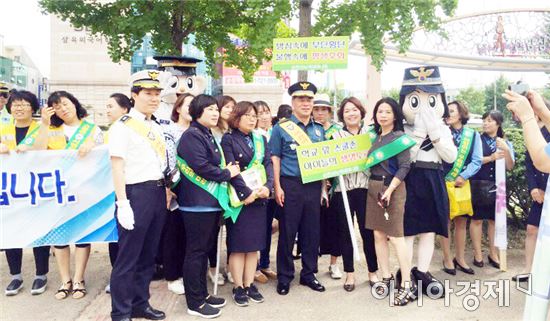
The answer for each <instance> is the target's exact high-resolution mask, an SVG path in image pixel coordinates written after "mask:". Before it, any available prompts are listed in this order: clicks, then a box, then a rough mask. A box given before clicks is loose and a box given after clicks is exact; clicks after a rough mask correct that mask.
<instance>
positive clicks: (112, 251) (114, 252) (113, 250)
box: [109, 242, 118, 267]
mask: <svg viewBox="0 0 550 321" xmlns="http://www.w3.org/2000/svg"><path fill="white" fill-rule="evenodd" d="M117 256H118V243H117V242H112V243H109V261H110V262H111V267H113V266H115V262H116V257H117Z"/></svg>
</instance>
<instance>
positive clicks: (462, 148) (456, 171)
mask: <svg viewBox="0 0 550 321" xmlns="http://www.w3.org/2000/svg"><path fill="white" fill-rule="evenodd" d="M473 142H474V130H473V129H471V128H468V127H464V128H463V129H462V135H461V138H460V145H459V146H458V150H457V152H458V154H457V156H456V160H455V162H454V164H453V168H451V170H450V171H449V173H447V176H445V180H447V181H454V180H455V179H456V178H457V177H458V175H460V171H461V170H462V168H463V167H464V163H466V158H468V154H469V153H470V148H471V147H472V143H473Z"/></svg>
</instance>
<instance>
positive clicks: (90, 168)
mask: <svg viewBox="0 0 550 321" xmlns="http://www.w3.org/2000/svg"><path fill="white" fill-rule="evenodd" d="M0 162H1V165H2V166H1V175H0V187H1V190H0V231H1V234H0V248H2V249H8V248H23V247H34V246H41V245H64V244H74V243H93V242H110V241H116V240H117V227H116V220H115V218H114V212H115V193H114V188H113V179H112V174H111V165H110V162H109V153H108V150H107V147H106V146H102V147H99V148H96V149H94V150H93V151H91V152H90V153H89V154H88V155H86V156H85V157H82V158H81V157H78V156H77V151H74V150H51V151H50V150H48V151H29V152H26V153H21V154H16V153H13V152H11V153H10V154H8V155H0Z"/></svg>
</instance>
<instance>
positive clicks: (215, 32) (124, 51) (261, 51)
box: [39, 0, 290, 79]
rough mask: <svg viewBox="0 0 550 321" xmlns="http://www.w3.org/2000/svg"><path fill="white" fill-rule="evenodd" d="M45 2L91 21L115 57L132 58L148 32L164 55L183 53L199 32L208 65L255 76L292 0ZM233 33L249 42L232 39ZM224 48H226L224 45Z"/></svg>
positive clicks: (67, 16)
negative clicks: (228, 66)
mask: <svg viewBox="0 0 550 321" xmlns="http://www.w3.org/2000/svg"><path fill="white" fill-rule="evenodd" d="M39 3H40V6H41V8H42V9H43V10H44V11H45V12H47V13H50V14H54V15H57V16H59V17H60V18H61V19H62V20H64V21H69V22H70V23H71V24H72V25H73V26H74V27H77V28H80V27H87V28H89V29H90V31H91V32H92V33H94V34H101V35H103V36H105V37H106V38H107V41H108V50H109V55H110V57H111V59H112V60H113V61H114V62H120V61H121V60H126V61H130V59H131V57H132V54H133V53H134V51H136V50H137V49H139V47H140V46H141V44H142V41H143V37H144V36H145V35H146V34H150V35H151V45H152V47H153V48H154V49H155V51H156V52H157V53H158V54H159V55H178V56H179V55H181V53H182V44H183V43H184V42H186V41H187V39H188V37H189V35H190V34H195V37H196V38H195V46H197V48H199V49H200V50H202V51H203V52H204V53H205V56H206V58H207V61H206V63H207V66H208V69H209V72H210V73H211V74H215V72H216V71H215V68H213V67H214V66H215V64H216V63H221V62H222V61H224V62H225V64H226V65H233V66H236V67H238V68H239V69H241V70H242V71H243V73H244V75H243V76H244V77H245V79H250V78H251V77H252V74H253V73H254V71H256V70H257V69H258V68H259V66H260V65H261V64H262V62H263V61H264V60H270V59H271V51H269V50H266V48H271V47H272V46H273V38H275V37H276V32H277V30H278V28H277V27H276V26H277V24H278V23H279V22H280V21H281V19H282V18H284V17H286V16H288V14H289V13H290V3H289V0H254V1H210V0H193V1H184V0H178V1H176V0H148V1H140V0H134V1H130V0H115V1H110V2H107V1H88V0H40V2H39ZM231 34H233V35H235V36H237V37H239V38H240V39H242V40H243V42H244V43H245V45H244V46H243V45H237V44H235V43H233V42H232V41H231V38H230V35H231ZM220 48H223V54H222V55H221V54H219V52H220V51H219V49H220Z"/></svg>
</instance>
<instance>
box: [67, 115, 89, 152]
mask: <svg viewBox="0 0 550 321" xmlns="http://www.w3.org/2000/svg"><path fill="white" fill-rule="evenodd" d="M94 127H95V125H93V124H91V123H89V122H87V121H85V120H83V121H82V122H81V123H80V126H78V129H77V130H76V131H75V132H74V134H73V136H72V137H71V139H69V142H68V143H67V145H66V146H65V149H79V148H80V145H82V143H83V142H84V141H86V138H88V136H90V134H91V133H92V130H93V129H94Z"/></svg>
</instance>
